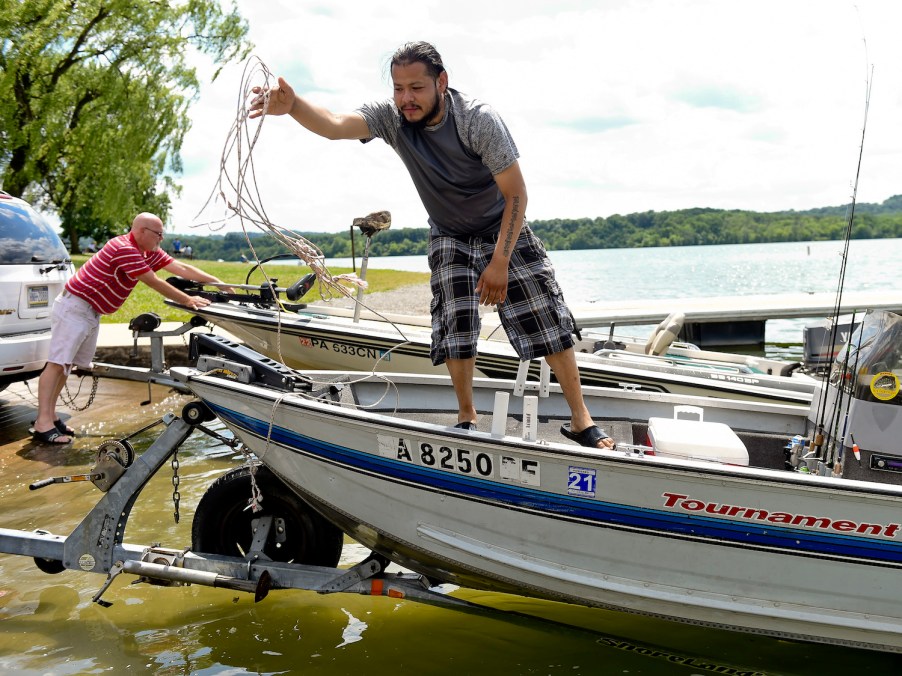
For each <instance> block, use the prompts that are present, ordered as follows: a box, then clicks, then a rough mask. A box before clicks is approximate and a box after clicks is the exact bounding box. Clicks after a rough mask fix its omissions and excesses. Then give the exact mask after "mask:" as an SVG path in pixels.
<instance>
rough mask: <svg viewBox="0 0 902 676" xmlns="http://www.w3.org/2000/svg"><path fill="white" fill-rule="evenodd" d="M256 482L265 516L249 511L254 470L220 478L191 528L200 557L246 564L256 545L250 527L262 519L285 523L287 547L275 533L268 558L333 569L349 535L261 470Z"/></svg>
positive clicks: (205, 497) (244, 469) (199, 507)
mask: <svg viewBox="0 0 902 676" xmlns="http://www.w3.org/2000/svg"><path fill="white" fill-rule="evenodd" d="M255 479H256V482H257V486H258V487H259V488H260V492H261V493H262V495H263V499H262V500H261V501H260V505H261V506H262V508H263V509H262V511H258V512H257V513H254V512H252V511H251V510H250V509H245V508H246V507H247V504H248V500H249V499H250V497H251V468H250V467H248V466H244V467H239V468H237V469H234V470H231V471H230V472H228V473H227V474H224V475H223V476H221V477H219V478H218V479H217V480H216V481H214V482H213V483H212V484H211V485H210V487H209V488H208V489H207V491H206V493H204V495H203V497H201V500H200V502H199V503H198V505H197V510H196V511H195V512H194V521H193V523H192V525H191V546H192V549H193V550H194V551H195V552H204V553H207V554H219V555H223V556H238V557H241V558H244V557H245V556H246V555H247V553H248V552H249V550H250V545H251V542H252V541H253V532H252V526H251V522H252V521H253V520H254V519H257V518H260V517H262V516H273V517H275V518H279V519H282V520H283V521H284V525H285V532H284V541H283V542H281V543H277V542H276V540H275V537H274V536H275V533H271V534H270V537H269V539H268V541H267V543H266V545H265V546H264V549H263V553H264V554H266V555H267V556H268V557H269V558H271V559H272V560H274V561H281V562H288V561H293V562H294V563H302V564H307V565H313V566H326V567H330V568H334V567H335V566H336V565H337V564H338V560H339V558H340V557H341V548H342V544H343V542H344V533H342V531H341V530H340V529H339V528H338V527H336V526H334V525H333V524H332V523H330V522H329V521H327V520H326V519H325V518H324V517H323V516H322V515H320V514H319V513H318V512H317V511H316V510H314V509H313V508H312V507H311V506H310V505H308V504H307V503H306V502H305V501H304V500H303V499H302V498H301V497H300V496H298V495H297V494H296V493H295V492H294V491H292V490H291V489H290V488H288V486H286V485H285V484H284V483H283V482H282V481H281V480H280V479H279V478H278V477H276V475H275V474H273V473H272V472H271V471H270V470H269V469H267V468H266V467H264V466H262V465H258V466H256V468H255Z"/></svg>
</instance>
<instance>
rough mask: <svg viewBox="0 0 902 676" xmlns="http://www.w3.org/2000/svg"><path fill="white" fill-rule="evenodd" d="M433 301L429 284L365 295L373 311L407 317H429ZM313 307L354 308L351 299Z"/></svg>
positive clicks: (365, 299)
mask: <svg viewBox="0 0 902 676" xmlns="http://www.w3.org/2000/svg"><path fill="white" fill-rule="evenodd" d="M431 300H432V291H431V290H430V289H429V284H414V285H412V286H403V287H401V288H400V289H393V290H392V291H381V292H379V293H364V294H363V302H364V303H365V304H366V306H367V307H368V308H370V309H371V310H375V311H376V312H391V313H393V314H405V315H428V314H429V303H430V301H431ZM313 305H331V306H332V307H346V308H352V307H354V300H353V299H351V298H338V299H335V300H331V301H328V302H326V301H317V302H315V303H313Z"/></svg>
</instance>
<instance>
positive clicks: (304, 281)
mask: <svg viewBox="0 0 902 676" xmlns="http://www.w3.org/2000/svg"><path fill="white" fill-rule="evenodd" d="M166 281H167V282H168V283H169V284H171V285H172V286H174V287H175V288H176V289H178V290H179V291H183V292H185V293H187V294H188V295H190V296H199V297H201V298H206V299H207V300H209V301H210V302H213V303H225V302H228V301H230V300H234V301H237V302H239V303H254V304H255V305H258V306H262V307H271V306H273V305H276V304H280V305H281V306H282V307H283V308H285V309H286V310H289V311H291V312H297V311H298V310H300V309H303V308H305V307H307V305H306V304H305V303H296V302H295V301H298V300H300V299H301V298H303V297H304V296H305V295H306V293H307V292H308V291H309V290H310V289H311V288H313V285H314V284H315V283H316V273H313V272H308V273H307V274H306V275H304V276H303V277H301V278H300V279H299V280H298V281H296V282H295V283H294V284H292V285H291V286H289V287H279V286H276V282H277V281H278V280H276V279H273V280H270V282H264V283H263V284H260V285H259V286H254V285H253V284H213V283H210V282H195V281H192V280H190V279H184V278H183V277H169V278H167V279H166ZM206 286H215V287H218V286H227V287H231V288H232V289H241V290H242V291H245V292H246V293H229V292H226V291H207V290H205V289H204V287H206ZM282 293H284V294H285V297H286V298H287V299H288V300H289V301H292V302H291V303H279V294H282Z"/></svg>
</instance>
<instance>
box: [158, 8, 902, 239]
mask: <svg viewBox="0 0 902 676" xmlns="http://www.w3.org/2000/svg"><path fill="white" fill-rule="evenodd" d="M238 7H239V9H240V10H241V11H242V12H243V13H244V15H245V16H246V18H247V19H248V21H249V23H250V27H251V39H252V40H253V41H254V42H255V44H256V45H257V47H256V49H255V55H256V57H257V58H258V59H260V60H261V61H262V62H263V63H265V64H266V65H267V66H268V67H269V68H270V69H271V70H272V71H273V73H274V74H280V75H283V76H284V77H286V79H288V81H289V82H290V83H291V84H292V85H293V86H295V87H296V89H297V90H298V92H299V93H302V94H303V95H305V96H307V97H309V100H310V101H311V102H313V103H315V104H317V105H320V106H323V107H325V108H327V109H330V110H333V111H335V112H349V111H353V110H354V109H356V108H357V107H358V106H359V105H361V104H362V103H364V102H366V101H371V100H375V99H381V98H387V97H388V96H390V94H391V85H390V80H389V78H388V73H387V60H388V58H389V57H390V55H391V53H392V52H393V51H394V49H395V48H396V47H397V46H398V45H400V44H401V43H403V42H405V41H408V40H415V39H425V40H429V41H431V42H433V43H434V44H435V45H436V46H437V47H438V49H439V50H440V51H441V53H442V56H443V57H444V60H445V63H446V65H447V67H448V69H449V73H450V79H451V84H452V86H454V87H456V88H458V89H460V90H462V91H465V92H467V93H469V94H471V95H474V96H477V97H478V98H481V99H483V100H485V101H487V102H489V103H490V104H491V105H492V106H493V107H494V108H495V109H496V110H498V111H499V113H500V114H501V115H502V117H503V118H504V120H505V122H506V124H507V125H508V127H509V128H510V130H511V133H512V134H513V136H514V139H515V141H516V143H517V146H518V148H519V149H520V152H521V159H520V163H521V167H522V168H523V172H524V176H525V177H526V180H527V186H528V190H529V207H528V211H529V216H530V218H533V219H544V218H574V217H583V216H589V217H596V216H609V215H611V214H614V213H630V212H633V211H646V210H656V211H661V210H670V209H679V208H688V207H694V206H704V207H717V208H735V209H754V210H759V211H776V210H782V209H807V208H811V207H818V206H826V205H835V204H842V203H845V202H847V201H848V199H849V197H850V194H851V181H852V180H853V179H854V176H855V174H856V169H857V161H858V154H859V146H860V144H861V129H862V124H863V121H864V105H865V86H866V82H867V78H868V76H869V68H870V66H873V67H874V90H873V96H872V100H871V105H870V111H869V116H868V127H867V135H866V139H865V154H864V160H863V164H862V170H861V175H860V189H859V194H858V199H859V200H860V201H872V202H880V201H883V200H884V199H886V198H888V197H890V196H891V195H894V194H899V193H902V125H900V124H899V120H900V119H902V87H900V84H899V83H900V82H902V41H900V40H899V39H898V37H897V35H896V32H897V30H898V26H899V25H902V3H893V2H884V1H882V0H859V1H857V2H851V1H849V2H847V1H845V0H794V1H793V2H783V1H781V0H754V1H753V0H731V2H722V1H720V0H685V1H681V2H673V1H672V0H645V1H643V2H632V1H630V0H622V1H615V0H611V1H606V2H597V1H591V0H585V1H580V0H567V1H566V2H558V3H547V2H543V1H539V0H525V1H521V2H519V3H517V5H516V8H517V10H516V12H511V11H510V8H509V7H508V6H507V5H505V4H504V3H487V2H485V1H484V0H479V1H478V2H477V1H476V0H456V2H455V3H453V6H448V4H447V3H443V2H439V1H438V0H421V2H418V3H417V11H416V12H411V11H410V10H409V8H408V7H407V6H404V5H403V4H402V3H397V2H388V1H387V0H368V1H366V2H364V1H357V2H354V1H349V2H342V3H325V2H310V1H308V0H297V1H290V0H271V1H270V2H266V3H260V2H252V1H251V0H239V2H238ZM243 72H244V64H230V65H228V66H227V67H226V68H225V69H223V72H222V74H221V75H220V77H219V79H218V80H217V81H216V82H215V83H212V84H208V85H206V86H205V87H204V88H203V89H202V91H201V93H200V97H199V100H198V102H197V103H196V104H195V105H194V106H193V107H192V109H191V113H190V114H191V116H192V120H193V127H192V130H191V132H190V133H189V134H188V137H187V138H186V140H185V144H184V145H183V148H182V156H183V160H184V163H185V172H184V174H183V176H181V177H180V179H179V180H180V182H181V184H182V185H183V186H184V191H183V196H182V197H181V199H179V200H178V201H177V202H176V204H175V208H174V211H173V223H172V224H171V226H172V227H173V228H174V230H176V231H179V232H185V231H187V227H188V225H189V224H190V223H192V219H193V218H194V214H195V213H196V212H197V211H198V210H199V209H200V207H201V206H203V204H204V200H205V199H206V197H207V196H208V195H209V194H210V193H211V191H213V189H214V186H215V185H216V181H217V180H218V178H219V167H220V160H221V155H222V149H223V147H224V144H225V141H226V139H227V137H228V132H229V129H230V127H231V125H232V124H233V122H234V121H235V119H236V110H237V101H238V94H239V91H238V89H239V85H240V82H241V78H242V74H243ZM259 132H260V133H259V137H258V139H257V142H256V145H255V146H254V148H253V168H254V173H253V176H250V177H247V178H248V179H249V180H252V181H253V185H255V186H256V188H257V189H258V190H259V192H260V199H261V200H262V203H263V205H264V206H265V208H266V212H267V214H268V215H269V217H270V219H271V220H273V221H274V222H276V223H278V224H279V225H282V226H284V227H292V228H298V229H301V230H305V231H330V232H338V231H341V230H343V229H347V228H348V226H349V225H350V223H351V222H352V220H353V219H354V218H355V217H358V216H361V215H364V214H367V213H370V212H372V211H376V210H379V209H388V210H389V211H391V212H392V214H393V224H394V225H393V227H395V228H401V227H424V226H425V224H426V214H425V211H424V210H423V208H422V206H421V204H420V202H419V199H418V197H417V195H416V192H415V191H414V189H413V187H412V184H411V181H410V178H409V176H408V175H407V172H406V170H405V169H404V167H403V165H402V164H401V162H400V160H399V159H398V158H397V156H396V155H395V154H394V153H393V151H391V149H390V148H388V146H386V145H385V144H384V143H382V142H381V141H376V142H374V143H369V144H366V145H362V144H360V143H358V142H356V141H327V140H325V139H321V138H319V137H316V136H315V135H313V134H311V133H309V132H307V131H306V130H304V129H303V128H301V127H300V126H299V125H297V124H296V123H295V122H294V121H292V120H290V119H287V118H268V119H266V120H265V122H264V124H263V126H262V127H261V128H260V130H259ZM217 209H218V210H219V212H220V213H221V212H222V211H223V205H222V204H219V205H217ZM203 221H204V219H203V218H202V219H200V220H199V221H195V223H197V222H203ZM228 227H229V229H236V228H237V224H236V223H230V224H229V226H228Z"/></svg>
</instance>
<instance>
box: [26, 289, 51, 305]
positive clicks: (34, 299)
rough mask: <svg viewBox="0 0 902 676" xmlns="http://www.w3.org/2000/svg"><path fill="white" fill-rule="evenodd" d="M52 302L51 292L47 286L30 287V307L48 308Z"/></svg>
mask: <svg viewBox="0 0 902 676" xmlns="http://www.w3.org/2000/svg"><path fill="white" fill-rule="evenodd" d="M49 302H50V292H49V291H48V290H47V287H46V286H29V287H28V307H47V305H48V303H49Z"/></svg>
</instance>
